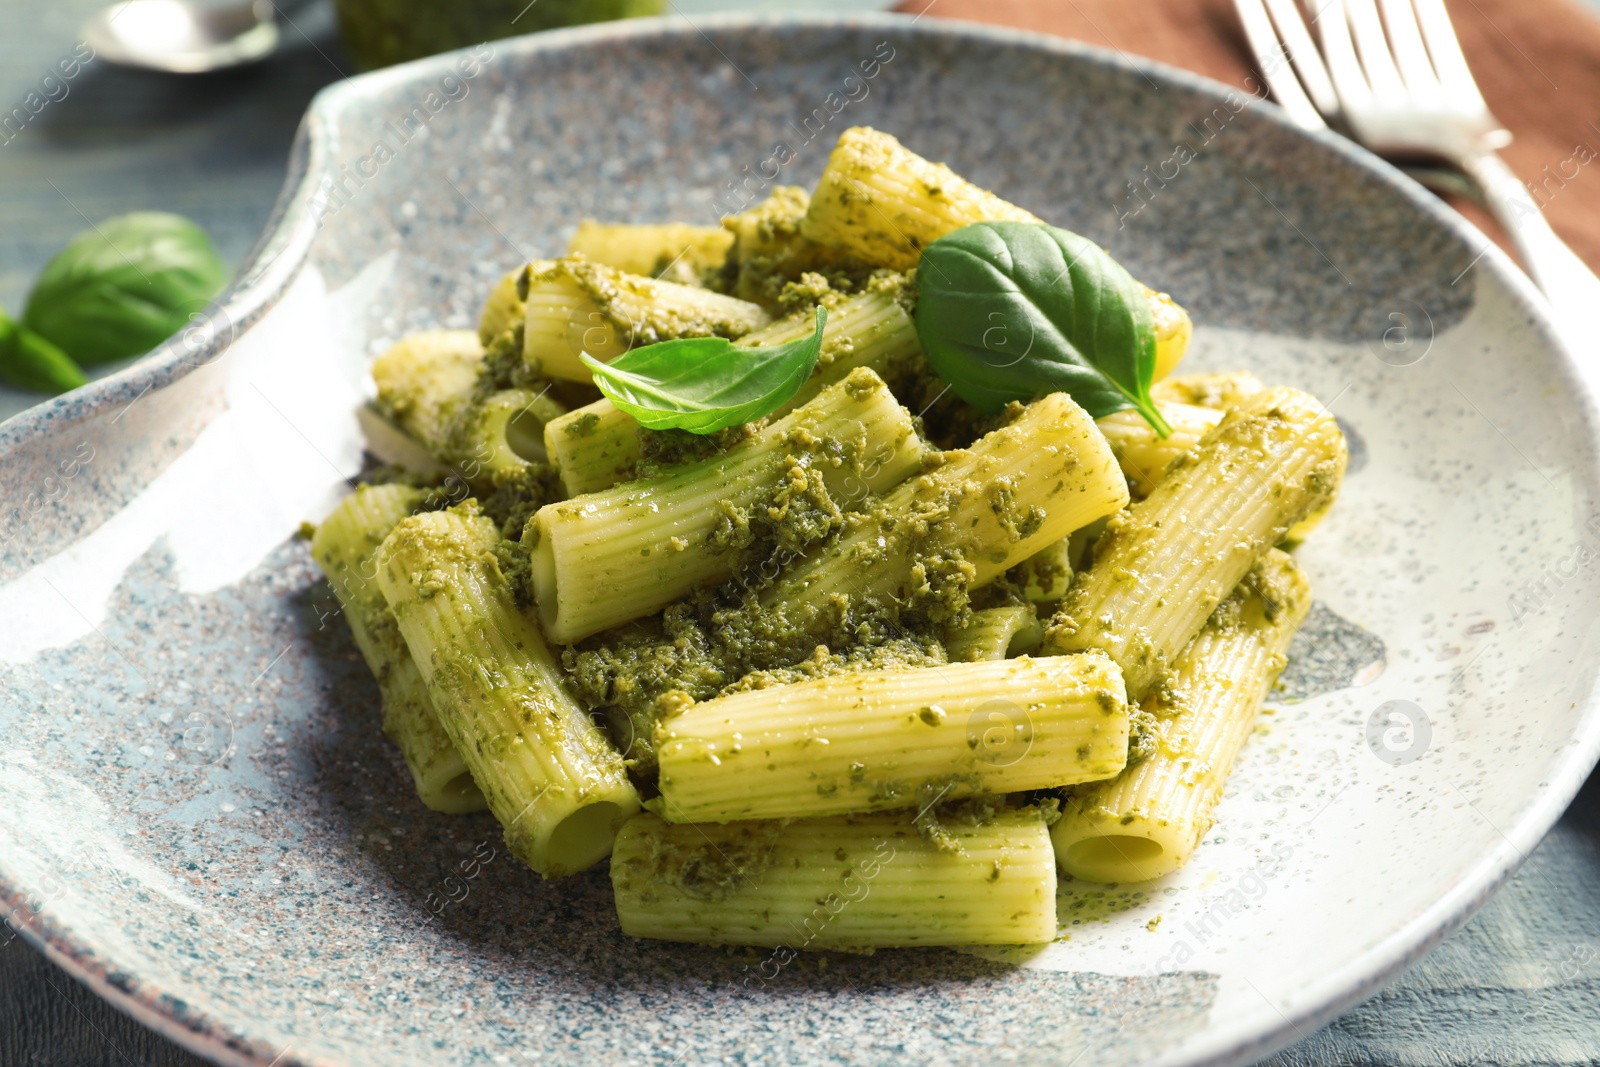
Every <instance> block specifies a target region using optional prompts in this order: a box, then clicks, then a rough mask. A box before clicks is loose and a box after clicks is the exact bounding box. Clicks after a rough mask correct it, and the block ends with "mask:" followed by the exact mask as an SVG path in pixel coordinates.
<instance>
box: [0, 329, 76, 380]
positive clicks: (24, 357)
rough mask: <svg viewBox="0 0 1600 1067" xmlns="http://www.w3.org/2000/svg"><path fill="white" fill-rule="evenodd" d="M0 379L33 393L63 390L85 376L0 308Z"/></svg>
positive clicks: (45, 342) (69, 360) (70, 361)
mask: <svg viewBox="0 0 1600 1067" xmlns="http://www.w3.org/2000/svg"><path fill="white" fill-rule="evenodd" d="M0 378H3V379H4V380H6V381H8V382H10V383H11V384H12V385H19V386H21V387H22V388H24V389H32V390H33V391H34V392H37V393H50V394H52V395H54V394H56V393H64V392H66V391H67V390H68V389H76V388H77V387H78V386H80V385H82V384H83V383H84V382H85V381H86V379H85V378H84V376H83V371H81V370H79V369H78V365H77V364H76V363H74V362H72V360H71V359H70V358H69V357H68V356H67V354H66V353H65V352H63V351H61V349H59V348H57V347H56V346H55V345H53V344H51V343H50V342H49V341H46V340H45V339H44V338H43V337H40V336H39V335H38V334H36V333H34V332H33V331H32V330H30V329H28V328H27V327H26V326H19V325H18V324H17V323H15V322H13V321H12V319H11V316H9V315H7V314H6V313H5V312H4V311H0Z"/></svg>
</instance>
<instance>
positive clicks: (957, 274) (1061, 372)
mask: <svg viewBox="0 0 1600 1067" xmlns="http://www.w3.org/2000/svg"><path fill="white" fill-rule="evenodd" d="M917 285H918V288H919V289H920V292H921V295H920V296H919V297H918V300H917V310H916V324H917V338H918V340H920V341H921V343H922V350H923V352H924V353H926V354H927V357H928V362H929V363H931V364H932V365H933V369H934V370H935V371H937V372H938V374H939V377H941V378H943V379H944V380H945V382H946V383H947V384H948V385H949V386H950V388H951V389H952V390H954V391H955V393H956V394H957V395H958V396H960V397H961V398H962V399H963V400H965V401H966V402H967V403H969V404H971V405H972V406H973V407H976V408H979V409H981V410H984V411H998V410H999V409H1000V408H1002V407H1004V406H1005V405H1006V404H1007V403H1008V402H1010V401H1012V400H1024V401H1026V400H1032V399H1034V398H1035V397H1039V396H1042V395H1044V394H1046V393H1052V392H1063V393H1066V394H1068V395H1069V396H1071V397H1072V399H1074V400H1075V401H1077V402H1078V403H1079V404H1080V405H1082V406H1083V408H1084V409H1085V410H1086V411H1088V412H1089V414H1090V415H1091V416H1093V417H1094V418H1099V417H1100V416H1102V415H1109V414H1110V413H1111V412H1113V411H1121V410H1123V409H1125V408H1130V407H1131V408H1136V409H1138V411H1139V413H1140V414H1142V415H1143V416H1144V417H1145V419H1146V420H1147V421H1148V422H1149V423H1150V425H1152V426H1154V427H1155V428H1156V431H1157V432H1158V433H1159V434H1161V436H1163V437H1165V436H1167V434H1168V433H1170V432H1171V431H1170V429H1169V428H1168V426H1167V424H1166V421H1165V420H1164V419H1163V418H1162V417H1161V413H1160V412H1159V411H1158V410H1157V409H1156V406H1155V404H1154V403H1152V402H1151V400H1150V379H1151V376H1152V374H1153V373H1154V371H1155V364H1156V334H1155V321H1154V319H1153V317H1152V315H1151V312H1150V304H1149V301H1148V299H1147V298H1146V296H1145V293H1144V288H1143V286H1141V285H1140V284H1139V283H1138V282H1136V281H1134V279H1133V276H1132V275H1130V274H1129V273H1128V272H1127V271H1126V270H1124V269H1123V268H1122V266H1121V265H1120V264H1118V263H1117V262H1116V261H1115V260H1113V259H1112V258H1111V257H1110V256H1109V255H1107V254H1106V253H1105V252H1104V251H1102V250H1101V249H1100V247H1099V246H1098V245H1096V244H1095V243H1094V242H1093V241H1090V240H1088V239H1087V238H1084V237H1080V236H1078V235H1077V234H1075V233H1069V232H1067V231H1066V230H1061V229H1057V228H1055V227H1054V226H1046V225H1044V224H1043V223H1029V222H979V223H974V224H972V225H970V226H964V227H962V228H961V229H959V230H956V231H955V232H954V233H951V234H947V235H946V236H944V237H941V238H939V239H938V240H937V241H933V242H931V243H930V244H929V245H928V247H927V248H925V249H923V251H922V259H921V262H920V263H919V265H918V268H917Z"/></svg>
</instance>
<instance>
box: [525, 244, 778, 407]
mask: <svg viewBox="0 0 1600 1067" xmlns="http://www.w3.org/2000/svg"><path fill="white" fill-rule="evenodd" d="M527 294H528V295H527V297H526V299H525V301H524V307H525V317H524V319H523V335H522V343H523V348H522V354H523V359H524V360H525V361H526V362H527V363H528V365H529V366H530V367H533V368H535V369H536V371H537V373H539V374H541V375H543V376H544V377H546V378H563V379H567V380H569V381H575V382H587V381H591V380H592V376H591V375H590V373H589V368H588V367H585V366H584V365H583V363H582V361H581V360H579V359H578V353H580V352H587V353H588V354H589V355H591V356H593V357H594V358H596V359H598V360H601V361H602V362H610V361H611V360H613V359H616V358H617V357H618V356H620V355H622V353H624V352H626V351H628V350H629V349H630V348H635V347H638V346H642V345H653V344H655V343H656V342H658V341H667V340H671V339H673V338H678V337H727V338H734V337H739V336H742V335H743V334H747V333H749V332H750V331H751V330H754V329H756V328H757V327H759V326H764V325H766V324H767V323H768V322H770V321H771V319H772V316H770V315H769V314H767V312H766V311H765V310H763V309H762V308H761V306H760V305H758V304H752V303H749V302H748V301H744V300H738V299H735V298H734V297H731V296H724V295H722V294H721V293H714V292H712V291H710V290H709V289H700V288H696V287H694V286H690V285H679V284H677V283H676V282H665V281H661V280H659V279H656V278H646V277H644V276H643V275H639V274H629V273H627V272H625V271H620V270H617V269H616V268H614V267H607V266H605V265H603V264H600V263H590V262H589V261H588V260H586V259H560V260H546V261H541V262H539V263H534V264H531V265H529V267H528V276H527Z"/></svg>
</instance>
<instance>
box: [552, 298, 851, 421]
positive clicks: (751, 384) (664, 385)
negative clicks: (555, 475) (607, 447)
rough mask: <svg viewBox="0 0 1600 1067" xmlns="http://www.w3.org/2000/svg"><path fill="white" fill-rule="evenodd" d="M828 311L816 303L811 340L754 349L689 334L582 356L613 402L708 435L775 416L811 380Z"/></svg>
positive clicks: (645, 416) (650, 418) (645, 418)
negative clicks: (606, 359)
mask: <svg viewBox="0 0 1600 1067" xmlns="http://www.w3.org/2000/svg"><path fill="white" fill-rule="evenodd" d="M827 321H828V312H827V310H826V309H825V308H823V307H822V306H821V305H818V307H817V328H816V331H815V332H814V333H812V335H811V336H810V337H802V338H800V339H799V340H797V341H790V342H789V343H787V344H781V345H768V346H765V347H761V348H751V347H748V346H745V345H736V344H733V343H732V342H730V341H728V340H726V339H725V338H721V337H687V338H681V339H679V340H676V341H662V342H660V343H658V344H653V345H645V346H644V347H643V348H635V349H634V350H632V351H631V352H624V353H623V354H622V355H620V356H618V357H617V358H616V359H614V360H612V361H611V362H610V363H602V362H600V361H599V360H598V359H595V358H594V357H593V356H591V355H589V354H588V353H587V352H583V353H580V354H579V356H578V358H579V359H581V360H583V365H584V366H586V367H588V368H589V370H590V371H592V372H593V373H594V384H595V385H597V386H599V387H600V391H601V392H602V393H604V394H605V395H606V396H607V397H608V398H610V400H611V402H612V403H613V404H615V405H617V407H619V408H621V409H622V410H623V411H626V412H627V413H628V414H629V415H632V416H633V417H634V418H635V419H637V420H639V425H641V426H648V427H649V428H650V429H652V430H669V429H670V430H688V431H689V432H690V433H698V434H707V433H716V432H717V431H718V430H725V429H727V428H728V427H729V426H738V425H739V424H740V423H745V422H750V421H752V420H754V419H759V418H761V417H762V416H764V415H770V414H772V413H773V412H774V411H776V410H778V408H780V407H782V406H783V404H784V402H785V401H787V400H788V399H789V398H790V397H792V396H794V394H795V393H796V392H798V391H799V389H800V387H801V386H802V385H804V384H805V381H806V379H807V378H809V377H811V372H812V370H813V369H814V368H815V367H816V365H817V357H818V356H820V355H821V354H822V327H823V325H824V324H825V323H826V322H827Z"/></svg>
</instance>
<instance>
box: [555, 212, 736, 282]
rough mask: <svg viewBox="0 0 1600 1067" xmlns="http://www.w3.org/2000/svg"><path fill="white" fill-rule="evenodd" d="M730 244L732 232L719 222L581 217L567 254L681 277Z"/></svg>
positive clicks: (714, 259)
mask: <svg viewBox="0 0 1600 1067" xmlns="http://www.w3.org/2000/svg"><path fill="white" fill-rule="evenodd" d="M732 245H733V234H731V233H729V232H728V231H727V230H725V229H723V228H722V227H721V226H691V225H689V224H688V223H685V222H666V223H627V222H596V221H595V220H594V219H584V220H583V221H582V222H580V223H578V232H577V233H575V234H573V235H572V240H571V241H570V242H568V244H567V255H569V256H583V257H584V258H586V259H590V260H593V261H594V262H596V263H603V264H605V265H606V266H608V267H616V268H617V269H618V270H624V271H627V272H628V273H629V274H643V275H646V276H648V277H652V278H655V277H664V278H667V279H668V280H669V281H687V280H688V279H690V278H692V277H694V276H695V274H696V273H697V272H698V271H700V270H703V269H706V268H709V267H717V266H720V265H721V264H722V261H723V260H725V259H726V258H728V249H729V248H730V247H732Z"/></svg>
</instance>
